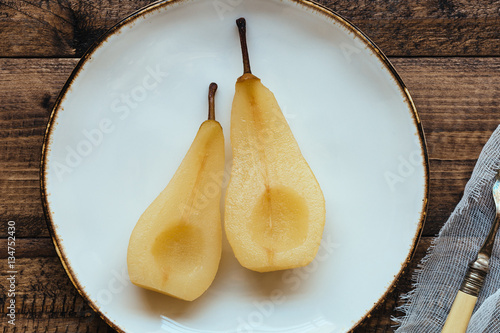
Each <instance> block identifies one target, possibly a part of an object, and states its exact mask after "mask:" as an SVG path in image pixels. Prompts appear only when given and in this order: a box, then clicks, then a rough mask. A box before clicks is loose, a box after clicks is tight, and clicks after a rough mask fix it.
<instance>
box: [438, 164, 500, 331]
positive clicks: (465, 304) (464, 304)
mask: <svg viewBox="0 0 500 333" xmlns="http://www.w3.org/2000/svg"><path fill="white" fill-rule="evenodd" d="M493 200H494V201H495V206H496V216H495V221H494V222H493V225H492V226H491V229H490V232H489V233H488V236H487V237H486V239H485V240H484V243H483V245H482V246H481V249H480V250H479V253H478V255H477V257H476V259H475V260H474V261H473V262H471V263H470V265H469V268H468V270H467V273H466V274H465V278H464V280H463V282H462V285H461V286H460V290H459V291H458V293H457V295H456V296H455V300H454V301H453V305H452V306H451V310H450V313H449V314H448V318H447V319H446V322H445V324H444V327H443V330H442V331H441V333H462V332H465V331H466V330H467V326H468V325H469V320H470V317H471V315H472V311H473V310H474V306H475V305H476V301H477V297H478V295H479V292H480V291H481V288H482V287H483V284H484V280H485V278H486V274H488V271H489V269H490V258H491V252H492V250H493V244H494V242H495V235H496V234H497V231H498V227H499V226H500V170H498V171H497V174H496V176H495V183H494V184H493Z"/></svg>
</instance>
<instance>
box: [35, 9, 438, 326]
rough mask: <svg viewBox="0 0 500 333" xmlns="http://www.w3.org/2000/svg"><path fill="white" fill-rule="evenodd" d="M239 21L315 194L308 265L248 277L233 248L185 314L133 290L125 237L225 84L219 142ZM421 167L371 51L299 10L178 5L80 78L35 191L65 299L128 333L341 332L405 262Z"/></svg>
mask: <svg viewBox="0 0 500 333" xmlns="http://www.w3.org/2000/svg"><path fill="white" fill-rule="evenodd" d="M241 16H244V17H245V18H246V19H247V27H248V28H247V31H248V40H249V50H250V57H251V63H252V70H253V72H254V73H255V74H256V75H257V76H259V77H261V78H262V81H263V83H264V84H265V85H266V86H267V87H269V88H270V89H271V90H272V91H273V92H274V93H275V95H276V98H277V100H278V102H279V103H280V105H281V107H282V110H283V112H284V114H285V116H286V118H287V120H288V122H289V124H290V127H291V128H292V131H293V133H294V135H295V137H296V139H297V141H298V143H299V145H300V147H301V149H302V152H303V155H304V156H305V158H306V160H307V161H308V162H309V164H310V166H311V168H312V170H313V171H314V173H315V175H316V177H317V179H318V181H319V183H320V184H321V187H322V189H323V192H324V195H325V199H326V205H327V217H326V227H325V231H324V236H323V241H322V244H321V248H320V250H319V253H318V256H317V257H316V259H315V261H314V262H313V263H312V264H310V265H309V266H307V267H305V268H301V269H295V270H288V271H282V272H275V273H266V274H259V273H255V272H251V271H249V270H246V269H244V268H242V267H241V266H240V265H239V264H238V263H237V261H236V260H235V258H234V256H233V254H232V252H231V250H230V248H229V246H228V245H227V242H225V243H224V249H223V255H222V261H221V265H220V268H219V272H218V274H217V277H216V279H215V281H214V283H213V285H212V286H211V287H210V288H209V290H208V291H207V292H206V293H205V294H204V295H203V296H202V297H201V298H199V299H198V300H196V301H194V302H191V303H189V302H184V301H180V300H175V299H172V298H170V297H167V296H163V295H160V294H156V293H154V292H149V291H145V290H142V289H140V288H138V287H135V286H134V285H132V284H131V283H130V281H129V280H128V275H127V268H126V253H127V245H128V240H129V236H130V234H131V231H132V229H133V227H134V225H135V223H136V221H137V220H138V218H139V216H140V215H141V213H142V212H143V211H144V209H145V208H146V207H147V206H148V205H149V203H150V202H151V201H152V200H153V199H154V198H155V197H156V196H157V195H158V193H159V192H160V191H161V190H162V189H163V188H164V186H165V185H166V184H167V183H168V181H169V180H170V178H171V177H172V175H173V173H174V172H175V170H176V168H177V167H178V165H179V163H180V162H181V160H182V158H183V156H184V154H185V153H186V151H187V149H188V147H189V145H190V144H191V141H192V139H193V138H194V135H195V133H196V131H197V129H198V127H199V125H200V123H201V122H202V121H203V120H204V119H205V117H206V110H207V102H206V93H207V89H208V84H209V83H210V82H212V81H215V82H217V83H218V84H219V91H218V93H217V97H216V106H217V118H218V119H219V120H220V122H221V124H222V126H223V128H224V131H225V137H226V148H227V157H228V167H229V164H230V163H229V162H230V158H231V155H230V149H229V147H230V146H229V119H230V108H231V101H232V97H233V93H234V83H235V80H236V78H237V77H238V76H239V75H240V74H241V73H242V65H241V53H240V46H239V40H238V33H237V29H236V26H235V23H234V22H235V19H236V18H238V17H241ZM427 182H428V168H427V156H426V152H425V144H424V140H423V136H422V130H421V127H420V124H419V123H418V116H417V114H416V111H415V109H414V107H413V104H412V102H411V99H410V96H409V94H408V92H407V91H406V89H405V88H404V86H403V84H402V82H401V80H400V78H399V77H398V76H397V74H396V73H395V71H394V69H393V68H392V66H391V65H390V64H389V62H388V61H387V59H386V58H385V57H384V56H383V55H382V53H381V52H380V51H379V50H378V49H377V48H376V47H375V46H374V45H373V44H372V43H371V42H370V41H369V40H368V39H367V38H366V37H364V35H363V34H362V33H361V32H359V31H357V30H356V29H355V28H353V27H352V26H350V25H349V24H348V23H347V22H345V21H344V20H343V19H342V18H340V17H338V16H336V15H335V14H333V13H331V12H328V11H327V10H325V9H323V8H321V7H319V6H317V5H314V4H312V3H310V2H307V1H292V0H285V1H284V0H252V1H241V0H238V1H237V0H231V1H229V0H217V1H203V0H185V1H171V2H164V3H158V4H155V5H153V6H151V7H149V8H148V9H145V10H143V11H142V12H139V13H138V14H136V15H133V16H132V17H129V18H127V19H125V20H124V21H123V22H121V23H120V24H119V25H118V26H116V27H115V28H113V29H112V30H111V31H110V32H109V33H108V35H107V36H106V38H104V39H102V40H101V41H100V42H99V43H97V44H96V45H95V46H94V47H93V48H92V49H91V50H90V51H89V52H88V53H87V54H86V55H85V56H84V58H83V59H82V61H81V62H80V63H79V64H78V66H77V68H76V69H75V71H74V73H73V74H72V76H71V77H70V79H69V80H68V83H67V84H66V86H65V88H64V89H63V91H62V93H61V95H60V97H59V99H58V101H57V103H56V106H55V107H54V111H53V114H52V118H51V120H50V124H49V127H48V129H47V136H46V139H45V146H44V157H43V164H42V189H43V194H44V206H45V210H46V215H47V220H48V221H49V222H48V223H49V227H50V229H51V231H52V235H53V239H54V241H55V243H56V247H57V249H58V251H59V253H60V256H61V259H62V262H63V264H64V265H65V267H66V269H67V271H68V274H69V275H70V277H71V278H72V280H73V282H74V283H75V286H76V287H77V288H78V290H79V291H80V292H81V293H82V295H83V296H84V297H85V298H86V299H87V300H88V301H89V303H90V304H91V305H92V307H94V308H95V309H96V310H97V311H99V312H100V313H101V314H102V315H103V316H104V317H105V319H106V320H107V321H108V322H109V323H110V324H111V325H112V326H114V327H115V328H116V329H119V330H123V331H126V332H138V333H139V332H218V333H219V332H227V333H229V332H287V333H291V332H300V333H304V332H344V331H348V330H350V329H352V328H353V327H355V326H356V324H357V323H359V322H360V320H362V319H363V318H364V317H365V316H366V315H367V314H368V313H369V311H370V310H371V309H372V308H373V307H374V306H375V305H376V304H377V303H378V302H380V301H381V300H382V299H383V297H384V295H385V294H386V292H387V291H388V289H389V288H390V286H391V285H393V284H394V283H395V281H396V280H397V277H398V275H399V274H400V272H401V270H402V268H403V267H404V266H405V265H406V263H407V261H408V260H409V258H410V256H411V254H412V252H413V250H414V249H415V246H416V243H417V240H418V236H419V233H420V230H421V228H422V223H423V217H424V215H425V208H426V202H427V201H426V198H427Z"/></svg>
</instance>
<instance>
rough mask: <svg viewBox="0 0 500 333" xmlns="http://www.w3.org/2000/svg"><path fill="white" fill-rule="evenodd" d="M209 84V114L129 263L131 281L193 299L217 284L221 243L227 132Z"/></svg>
mask: <svg viewBox="0 0 500 333" xmlns="http://www.w3.org/2000/svg"><path fill="white" fill-rule="evenodd" d="M216 89H217V85H216V84H215V83H212V84H211V85H210V89H209V119H208V120H206V121H205V122H203V123H202V124H201V126H200V129H199V130H198V133H197V134H196V137H195V139H194V141H193V143H192V145H191V147H190V148H189V151H188V152H187V154H186V156H185V157H184V159H183V161H182V163H181V165H180V166H179V168H178V169H177V171H176V172H175V174H174V176H173V178H172V179H171V180H170V182H169V183H168V185H167V186H166V187H165V189H164V190H163V191H162V192H161V193H160V194H159V195H158V197H157V198H156V199H155V200H154V201H153V202H152V203H151V205H150V206H149V207H148V208H147V209H146V211H145V212H144V213H143V214H142V216H141V217H140V219H139V221H138V222H137V224H136V226H135V228H134V230H133V232H132V235H131V236H130V241H129V246H128V252H127V265H128V274H129V277H130V280H131V281H132V283H134V284H135V285H137V286H139V287H143V288H146V289H150V290H154V291H157V292H160V293H163V294H167V295H170V296H173V297H176V298H179V299H183V300H187V301H192V300H194V299H196V298H198V297H199V296H201V295H202V294H203V293H204V292H205V291H206V290H207V289H208V287H209V286H210V285H211V284H212V281H213V280H214V278H215V275H216V273H217V270H218V267H219V261H220V256H221V246H222V240H221V239H222V230H221V215H220V196H221V184H222V177H223V172H224V136H223V134H222V128H221V126H220V124H219V123H218V122H217V121H216V120H215V113H214V94H215V91H216Z"/></svg>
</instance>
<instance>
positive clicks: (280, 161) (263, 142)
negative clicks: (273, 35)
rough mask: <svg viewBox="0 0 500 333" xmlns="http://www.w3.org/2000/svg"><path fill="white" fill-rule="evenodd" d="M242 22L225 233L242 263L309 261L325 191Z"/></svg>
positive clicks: (270, 265)
mask: <svg viewBox="0 0 500 333" xmlns="http://www.w3.org/2000/svg"><path fill="white" fill-rule="evenodd" d="M237 25H238V28H239V32H240V40H241V47H242V52H243V65H244V74H243V75H242V76H241V77H240V78H238V80H237V82H236V88H235V90H236V91H235V95H234V99H233V106H232V111H231V146H232V151H233V166H232V170H231V178H230V182H229V185H228V188H227V192H226V197H225V215H224V223H225V231H226V235H227V238H228V240H229V243H230V244H231V247H232V249H233V251H234V254H235V256H236V258H237V259H238V261H239V262H240V263H241V265H243V266H244V267H246V268H249V269H251V270H254V271H258V272H267V271H275V270H282V269H288V268H295V267H301V266H305V265H307V264H309V263H310V262H311V261H312V260H313V259H314V257H315V256H316V253H317V251H318V248H319V245H320V241H321V238H322V234H323V228H324V224H325V200H324V197H323V192H322V191H321V188H320V186H319V184H318V182H317V180H316V178H315V176H314V174H313V172H312V171H311V168H310V167H309V165H308V164H307V162H306V160H305V159H304V157H303V156H302V153H301V151H300V149H299V146H298V144H297V142H296V140H295V138H294V137H293V134H292V132H291V130H290V127H289V126H288V123H287V122H286V119H285V117H284V116H283V113H282V112H281V110H280V107H279V105H278V103H277V101H276V99H275V97H274V95H273V93H272V92H271V91H270V90H269V89H267V88H266V87H265V86H264V85H263V84H262V83H261V81H260V79H259V78H258V77H256V76H254V75H253V74H252V73H251V70H250V62H249V58H248V51H247V44H246V38H245V37H246V36H245V35H246V25H245V20H244V19H243V18H241V19H239V20H237Z"/></svg>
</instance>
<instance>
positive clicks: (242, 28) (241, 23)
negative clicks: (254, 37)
mask: <svg viewBox="0 0 500 333" xmlns="http://www.w3.org/2000/svg"><path fill="white" fill-rule="evenodd" d="M236 25H237V26H238V32H239V33H240V43H241V53H242V55H243V74H247V73H248V74H252V71H251V70H250V58H249V57H248V47H247V22H246V20H245V18H243V17H241V18H239V19H237V20H236Z"/></svg>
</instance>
